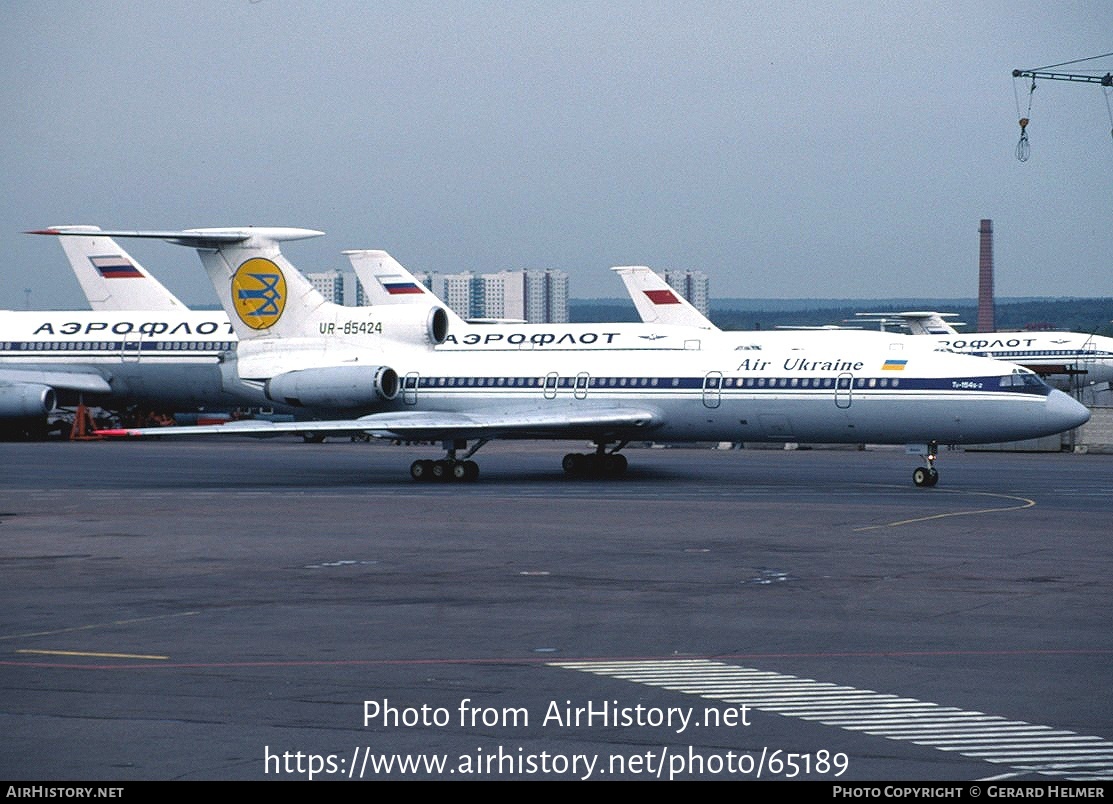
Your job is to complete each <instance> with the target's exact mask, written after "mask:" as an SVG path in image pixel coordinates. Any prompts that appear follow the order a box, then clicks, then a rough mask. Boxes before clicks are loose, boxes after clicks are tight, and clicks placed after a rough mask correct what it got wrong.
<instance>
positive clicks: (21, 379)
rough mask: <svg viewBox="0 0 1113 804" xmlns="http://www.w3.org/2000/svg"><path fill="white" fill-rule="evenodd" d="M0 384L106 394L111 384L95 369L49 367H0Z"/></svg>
mask: <svg viewBox="0 0 1113 804" xmlns="http://www.w3.org/2000/svg"><path fill="white" fill-rule="evenodd" d="M0 385H49V386H50V387H51V388H57V389H60V390H63V391H81V392H83V393H89V394H108V393H111V392H112V386H111V385H109V384H108V380H106V379H105V378H104V377H103V376H102V375H101V374H99V373H97V372H95V371H74V370H72V369H66V370H57V371H56V370H54V369H50V368H0Z"/></svg>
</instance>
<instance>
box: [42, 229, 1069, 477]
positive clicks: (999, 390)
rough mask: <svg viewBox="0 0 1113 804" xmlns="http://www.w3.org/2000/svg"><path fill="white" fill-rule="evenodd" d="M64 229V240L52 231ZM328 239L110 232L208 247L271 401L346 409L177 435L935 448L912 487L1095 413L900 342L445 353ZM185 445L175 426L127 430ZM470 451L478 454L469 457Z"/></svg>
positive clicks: (453, 461)
mask: <svg viewBox="0 0 1113 804" xmlns="http://www.w3.org/2000/svg"><path fill="white" fill-rule="evenodd" d="M52 233H53V234H63V235H64V234H65V233H64V232H52ZM320 234H322V233H321V232H316V231H312V230H306V229H293V228H254V227H241V228H219V229H189V230H174V231H105V232H104V235H105V236H111V237H147V238H159V239H163V240H167V241H169V242H172V243H176V244H179V245H185V246H190V247H193V248H195V249H197V252H198V254H199V255H200V257H201V262H202V264H203V265H204V266H205V269H206V271H207V272H208V274H209V278H210V280H211V281H212V283H213V286H214V288H215V289H216V291H217V295H218V296H219V298H220V301H221V304H222V305H223V306H224V308H225V310H226V311H227V312H228V316H229V320H230V321H231V322H232V325H233V327H234V328H235V330H236V334H237V336H238V338H239V344H238V346H237V349H236V354H235V357H234V361H235V366H234V369H235V371H236V373H237V375H238V377H239V379H240V380H241V381H242V382H244V383H247V384H250V385H255V386H257V387H260V388H262V389H263V390H264V391H265V392H266V393H267V395H268V396H270V397H271V398H281V399H284V400H285V401H286V402H288V403H290V404H296V405H303V406H306V407H311V408H314V409H317V410H320V411H329V412H330V415H331V416H332V417H333V418H331V419H330V420H327V421H314V422H289V423H286V422H283V423H271V422H256V421H251V422H233V423H230V424H227V425H222V426H217V427H209V426H200V427H194V428H184V427H183V428H178V429H177V430H176V432H175V433H174V435H178V436H183V435H234V434H241V435H243V434H248V435H269V434H278V433H298V432H302V431H306V430H312V431H314V432H324V433H366V434H369V435H371V436H375V437H381V438H391V439H404V440H436V441H441V442H442V444H443V447H444V449H445V457H444V458H442V459H440V460H436V461H433V460H426V459H419V460H416V461H414V462H413V464H412V465H411V467H410V473H411V476H412V477H414V479H417V480H425V479H429V478H436V479H439V478H445V479H458V480H473V479H475V478H476V477H477V476H478V473H479V469H478V466H477V464H476V463H475V462H474V461H473V460H471V457H472V455H474V454H475V453H476V452H477V451H478V450H479V449H480V448H481V447H482V446H483V445H484V444H486V443H487V442H488V441H490V440H492V439H499V438H518V439H561V440H563V439H587V440H590V441H592V442H594V443H595V445H596V451H595V452H594V453H589V454H576V453H572V454H569V455H566V456H565V458H564V461H563V466H564V469H565V470H566V471H568V472H569V473H573V474H580V473H583V474H597V475H605V474H611V475H617V474H621V473H622V472H623V471H624V470H625V468H626V458H625V457H624V456H623V455H622V454H621V453H620V450H621V449H622V448H623V447H624V446H625V445H626V444H627V443H628V442H629V441H630V440H632V439H647V440H654V441H658V442H669V441H694V440H710V441H727V440H729V441H772V442H785V441H815V442H844V443H861V442H869V443H890V444H922V445H927V447H928V449H927V451H926V452H927V454H926V464H927V465H926V466H921V467H918V468H917V469H916V470H915V472H914V474H913V481H914V482H915V484H916V485H918V486H933V485H935V483H936V482H937V481H938V477H939V475H938V472H937V471H936V469H935V465H934V463H935V458H936V447H937V445H938V444H941V443H942V444H969V443H986V442H999V441H1011V440H1019V439H1026V438H1035V437H1039V436H1043V435H1049V434H1052V433H1057V432H1061V431H1063V430H1067V429H1070V428H1073V427H1077V426H1079V425H1081V424H1083V423H1084V422H1086V421H1087V420H1088V419H1089V412H1088V411H1087V410H1086V408H1085V407H1083V406H1082V405H1080V404H1079V403H1077V402H1075V401H1074V400H1073V399H1071V398H1070V397H1069V396H1067V395H1066V394H1064V393H1062V392H1060V391H1055V390H1053V389H1051V388H1050V387H1049V386H1048V385H1046V384H1045V383H1044V382H1043V381H1042V380H1040V379H1039V377H1038V376H1037V375H1035V374H1034V373H1033V372H1031V371H1029V370H1027V369H1024V368H1021V367H1019V366H1014V365H1011V364H1008V363H1003V362H1001V361H996V360H990V359H987V358H979V357H970V356H965V355H956V354H952V353H948V352H942V351H930V350H914V351H904V352H898V353H894V352H893V351H891V350H890V349H889V345H888V339H887V338H879V339H873V340H870V341H867V340H864V339H861V338H854V339H848V340H846V341H842V342H840V339H839V338H834V337H832V336H831V334H830V333H815V334H814V336H813V337H811V338H803V336H801V338H799V339H797V341H796V344H797V345H796V346H795V347H793V348H783V349H776V348H773V347H770V348H767V349H763V350H761V352H760V354H756V353H749V352H747V351H745V350H743V349H739V348H736V347H735V346H732V345H722V344H724V343H726V342H725V341H708V342H707V343H706V344H704V345H703V346H702V347H701V348H699V349H689V350H684V349H678V350H615V349H608V348H596V349H585V350H544V349H532V348H528V346H527V344H525V343H522V344H521V347H522V348H520V349H517V350H511V349H503V350H499V351H497V352H484V351H470V352H469V351H442V350H438V349H437V348H436V346H437V344H439V343H443V342H444V340H445V338H446V337H447V335H448V328H449V319H448V316H447V314H446V313H445V311H444V309H443V308H442V307H441V306H439V305H435V304H430V305H396V306H389V307H384V306H378V307H364V308H352V307H343V306H340V305H334V304H330V303H328V302H326V301H325V300H324V299H323V298H322V297H321V296H320V294H319V293H317V292H316V291H315V290H314V289H313V288H312V286H311V285H310V284H309V282H308V280H306V279H305V277H303V276H302V275H301V274H300V273H299V272H298V271H297V269H295V268H294V266H293V265H292V264H291V263H290V262H289V261H288V260H287V259H286V257H285V256H284V255H283V254H282V252H281V249H280V243H282V242H285V241H292V240H299V239H303V238H307V237H316V236H319V235H320ZM109 434H112V435H121V436H129V435H133V436H143V435H160V436H166V435H168V434H169V433H168V431H167V430H165V429H158V428H155V429H138V430H121V431H111V432H110V433H109ZM461 453H463V454H461Z"/></svg>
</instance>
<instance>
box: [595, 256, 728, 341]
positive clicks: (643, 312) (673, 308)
mask: <svg viewBox="0 0 1113 804" xmlns="http://www.w3.org/2000/svg"><path fill="white" fill-rule="evenodd" d="M611 270H612V271H614V272H615V273H616V274H618V275H619V276H620V277H621V278H622V281H623V283H624V284H625V285H626V292H627V293H629V294H630V298H631V299H632V300H633V302H634V306H635V307H637V308H638V315H639V316H640V317H641V320H642V321H644V322H645V323H647V324H676V325H679V326H685V327H700V328H702V329H718V327H716V326H715V325H714V324H712V323H711V322H710V321H709V320H708V319H707V317H706V316H705V315H704V314H703V313H701V312H700V311H699V310H697V309H696V308H695V307H693V306H692V305H691V304H690V303H689V302H688V300H687V299H685V298H684V297H683V296H681V295H680V294H679V293H678V292H676V291H675V290H674V289H673V288H671V287H670V286H669V284H668V283H667V282H665V280H664V279H662V278H661V277H660V275H659V274H657V273H656V272H655V271H652V270H650V269H649V268H647V267H646V266H644V265H625V266H619V267H616V268H612V269H611Z"/></svg>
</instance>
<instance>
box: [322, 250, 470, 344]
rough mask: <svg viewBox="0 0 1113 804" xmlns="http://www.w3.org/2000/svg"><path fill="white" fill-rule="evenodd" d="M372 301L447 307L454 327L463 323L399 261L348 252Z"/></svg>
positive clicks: (376, 253) (375, 254)
mask: <svg viewBox="0 0 1113 804" xmlns="http://www.w3.org/2000/svg"><path fill="white" fill-rule="evenodd" d="M344 254H345V255H347V257H348V259H349V260H350V261H351V263H352V270H354V271H355V272H356V277H357V278H358V279H359V284H360V285H361V286H362V287H363V292H364V294H366V296H367V299H368V301H369V302H370V303H371V304H372V305H377V304H424V305H429V304H436V305H440V306H442V307H444V309H445V312H446V313H447V315H448V319H449V323H450V325H454V326H459V325H461V324H463V323H464V322H463V319H461V318H460V317H459V316H458V315H456V314H455V313H454V312H452V310H451V309H449V308H448V305H446V304H445V303H444V302H443V301H442V300H441V299H440V298H439V297H438V296H437V295H436V294H435V293H433V291H431V290H429V289H428V288H427V287H425V285H423V284H422V283H421V282H419V281H418V280H417V277H415V276H414V275H413V274H412V273H410V272H409V271H408V270H406V269H405V268H404V267H403V266H402V264H401V263H399V262H398V260H396V259H394V257H392V256H390V255H389V254H387V253H386V252H385V251H378V250H372V249H366V250H364V249H360V250H351V251H345V252H344Z"/></svg>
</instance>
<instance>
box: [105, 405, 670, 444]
mask: <svg viewBox="0 0 1113 804" xmlns="http://www.w3.org/2000/svg"><path fill="white" fill-rule="evenodd" d="M661 422H662V417H661V414H660V413H659V412H657V411H655V410H652V409H648V408H630V407H606V408H604V407H600V408H585V409H584V410H583V411H579V412H570V411H568V410H567V409H561V410H555V411H550V410H540V409H516V408H511V409H505V410H498V409H495V408H492V409H490V410H478V411H473V412H469V413H455V412H451V411H443V412H441V411H400V412H393V413H373V414H371V415H369V416H362V417H360V418H358V419H339V420H332V421H302V422H268V421H254V420H252V421H239V422H228V423H227V424H221V425H201V426H197V427H144V428H138V429H122V430H99V431H98V434H99V435H102V436H107V437H116V438H127V437H145V436H160V437H169V438H190V437H193V436H210V435H211V436H217V435H223V436H231V435H247V436H261V437H267V436H278V435H285V434H298V433H314V434H316V435H321V434H336V435H341V434H356V433H365V434H368V435H372V436H376V437H378V438H398V439H405V440H417V441H441V440H454V439H475V438H488V439H490V438H591V437H595V436H598V435H600V434H617V435H623V436H628V435H630V434H632V433H634V432H636V431H641V430H646V431H648V430H652V429H654V428H655V427H657V426H658V425H660V424H661Z"/></svg>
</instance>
